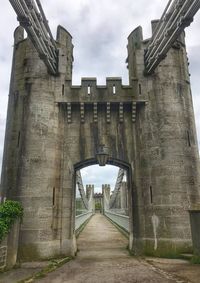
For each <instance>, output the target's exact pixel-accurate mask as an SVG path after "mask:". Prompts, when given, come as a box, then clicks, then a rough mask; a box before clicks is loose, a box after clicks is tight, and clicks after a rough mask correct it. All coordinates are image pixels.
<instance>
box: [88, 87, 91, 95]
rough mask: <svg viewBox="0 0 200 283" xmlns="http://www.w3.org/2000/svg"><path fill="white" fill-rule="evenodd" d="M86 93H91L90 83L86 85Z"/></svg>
mask: <svg viewBox="0 0 200 283" xmlns="http://www.w3.org/2000/svg"><path fill="white" fill-rule="evenodd" d="M87 93H88V95H90V94H91V86H90V85H88V87H87Z"/></svg>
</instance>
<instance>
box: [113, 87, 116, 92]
mask: <svg viewBox="0 0 200 283" xmlns="http://www.w3.org/2000/svg"><path fill="white" fill-rule="evenodd" d="M113 94H116V86H115V85H113Z"/></svg>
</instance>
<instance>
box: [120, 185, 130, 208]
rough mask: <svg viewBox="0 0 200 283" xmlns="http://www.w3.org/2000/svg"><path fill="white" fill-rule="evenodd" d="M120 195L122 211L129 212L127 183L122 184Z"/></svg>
mask: <svg viewBox="0 0 200 283" xmlns="http://www.w3.org/2000/svg"><path fill="white" fill-rule="evenodd" d="M120 195H121V209H123V210H128V206H127V196H128V195H127V182H122V184H121V188H120Z"/></svg>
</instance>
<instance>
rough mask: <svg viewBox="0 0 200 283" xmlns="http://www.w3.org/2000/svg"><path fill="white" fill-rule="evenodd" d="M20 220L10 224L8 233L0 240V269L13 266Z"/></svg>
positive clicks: (16, 251)
mask: <svg viewBox="0 0 200 283" xmlns="http://www.w3.org/2000/svg"><path fill="white" fill-rule="evenodd" d="M19 228H20V220H16V221H15V223H14V224H13V225H12V227H11V229H10V232H9V233H8V235H7V236H6V237H5V238H4V240H2V241H1V242H0V270H4V269H9V268H12V267H13V266H15V264H16V261H17V254H18V243H19Z"/></svg>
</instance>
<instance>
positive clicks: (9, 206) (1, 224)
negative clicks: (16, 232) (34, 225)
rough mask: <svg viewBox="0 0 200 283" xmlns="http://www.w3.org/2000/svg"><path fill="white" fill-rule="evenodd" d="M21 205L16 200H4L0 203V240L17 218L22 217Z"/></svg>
mask: <svg viewBox="0 0 200 283" xmlns="http://www.w3.org/2000/svg"><path fill="white" fill-rule="evenodd" d="M22 216H23V207H22V206H21V204H20V203H19V202H17V201H13V200H6V201H5V202H4V203H2V204H0V242H1V241H2V240H3V238H4V237H5V236H6V235H7V234H8V232H9V231H10V228H11V226H12V224H13V223H14V221H15V220H16V219H17V218H22Z"/></svg>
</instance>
